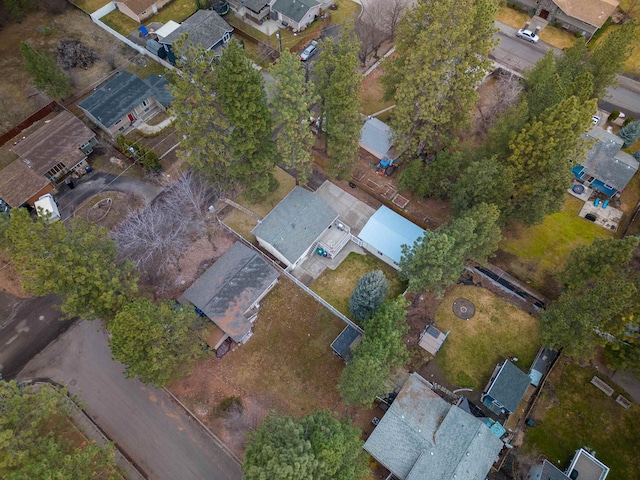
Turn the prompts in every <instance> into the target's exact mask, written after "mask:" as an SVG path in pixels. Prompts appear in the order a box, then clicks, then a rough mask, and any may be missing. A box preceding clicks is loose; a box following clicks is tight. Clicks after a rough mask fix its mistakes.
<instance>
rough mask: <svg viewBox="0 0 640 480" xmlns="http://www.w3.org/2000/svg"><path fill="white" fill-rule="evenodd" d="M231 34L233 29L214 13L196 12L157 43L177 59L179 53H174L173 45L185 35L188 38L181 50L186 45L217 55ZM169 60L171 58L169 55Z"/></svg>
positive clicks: (207, 11)
mask: <svg viewBox="0 0 640 480" xmlns="http://www.w3.org/2000/svg"><path fill="white" fill-rule="evenodd" d="M231 32H233V27H232V26H231V25H229V24H228V23H227V22H226V21H225V20H224V19H223V18H222V17H221V16H220V15H218V14H217V13H216V12H214V11H213V10H198V11H197V12H196V13H194V14H193V15H191V16H190V17H189V18H187V19H186V20H185V21H184V22H182V23H181V24H180V26H179V27H178V28H176V29H175V30H173V31H172V32H171V33H170V34H169V35H167V36H166V37H163V38H160V37H159V38H158V41H159V42H160V43H161V44H163V45H164V46H165V47H166V49H167V51H169V52H172V53H173V54H174V55H175V56H176V57H179V56H180V53H179V52H175V51H174V50H175V46H174V44H175V42H176V40H178V39H179V38H180V37H181V36H182V35H184V34H186V35H187V37H188V38H187V41H186V43H185V45H184V47H183V49H184V48H186V47H187V46H188V45H196V46H198V47H202V48H203V49H204V50H213V51H216V53H219V52H220V51H221V49H222V48H223V46H224V45H226V44H227V43H229V40H231ZM169 58H172V56H171V55H169Z"/></svg>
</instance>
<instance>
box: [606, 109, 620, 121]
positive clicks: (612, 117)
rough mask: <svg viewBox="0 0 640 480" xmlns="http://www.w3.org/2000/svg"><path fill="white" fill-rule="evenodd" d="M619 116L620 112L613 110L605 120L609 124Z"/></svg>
mask: <svg viewBox="0 0 640 480" xmlns="http://www.w3.org/2000/svg"><path fill="white" fill-rule="evenodd" d="M619 116H620V110H614V111H613V112H611V113H610V114H609V117H608V118H607V120H608V121H609V122H614V121H616V120H617V119H618V117H619Z"/></svg>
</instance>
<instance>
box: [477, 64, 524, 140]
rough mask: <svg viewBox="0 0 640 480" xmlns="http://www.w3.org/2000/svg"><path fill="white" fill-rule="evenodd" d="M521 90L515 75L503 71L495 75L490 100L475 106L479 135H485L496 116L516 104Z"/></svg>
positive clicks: (520, 84)
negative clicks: (478, 122) (478, 118)
mask: <svg viewBox="0 0 640 480" xmlns="http://www.w3.org/2000/svg"><path fill="white" fill-rule="evenodd" d="M522 88H523V87H522V83H521V82H520V79H519V78H518V77H517V76H516V75H514V74H512V73H508V72H504V71H500V73H498V74H496V79H495V90H494V94H493V95H492V96H491V98H492V100H491V101H490V102H487V103H486V104H484V105H483V104H482V103H480V102H479V103H478V105H477V108H478V112H479V113H480V118H481V122H480V125H479V127H478V130H479V131H480V132H481V133H483V134H486V133H487V132H488V131H489V128H490V127H491V125H493V123H494V122H495V120H496V118H497V117H498V115H499V114H500V113H502V112H504V111H505V110H506V109H507V108H509V107H511V106H512V105H515V104H516V102H517V101H518V100H519V98H520V93H521V92H522Z"/></svg>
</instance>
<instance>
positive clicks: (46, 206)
mask: <svg viewBox="0 0 640 480" xmlns="http://www.w3.org/2000/svg"><path fill="white" fill-rule="evenodd" d="M33 206H34V207H35V209H36V211H37V212H38V216H39V217H46V216H47V215H48V218H47V220H48V221H49V222H55V221H58V220H60V210H58V205H57V204H56V201H55V200H54V199H53V195H51V194H50V193H47V194H45V195H43V196H41V197H40V198H39V199H38V200H37V201H36V202H35V204H34V205H33Z"/></svg>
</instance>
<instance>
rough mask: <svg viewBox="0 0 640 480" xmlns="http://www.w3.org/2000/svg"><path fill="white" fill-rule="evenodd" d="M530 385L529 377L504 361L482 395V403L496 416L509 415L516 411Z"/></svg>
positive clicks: (510, 363)
mask: <svg viewBox="0 0 640 480" xmlns="http://www.w3.org/2000/svg"><path fill="white" fill-rule="evenodd" d="M530 383H531V378H529V375H527V374H526V373H524V372H523V371H522V370H520V369H519V368H518V367H516V366H515V365H514V364H513V363H512V362H510V361H509V360H505V362H504V363H503V364H502V365H501V366H499V367H498V368H497V372H496V373H495V374H494V375H493V376H492V378H491V381H490V382H489V385H488V386H487V388H486V390H485V392H484V393H483V394H482V403H483V404H484V406H485V407H487V408H488V409H489V410H491V411H492V412H493V413H495V414H496V415H500V414H501V413H508V414H511V413H513V412H515V411H516V410H517V409H518V405H520V402H521V401H522V397H524V394H525V392H526V391H527V388H529V385H530Z"/></svg>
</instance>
